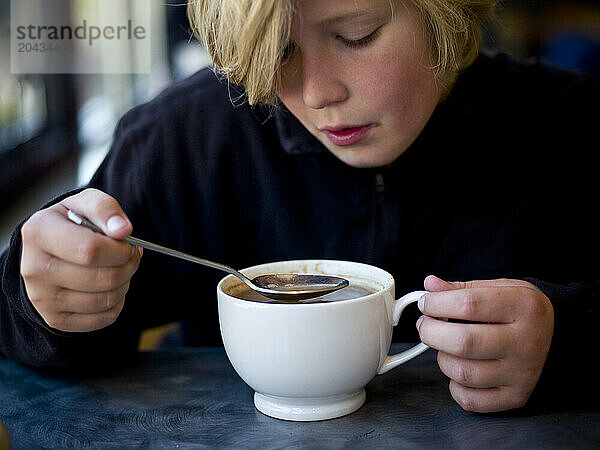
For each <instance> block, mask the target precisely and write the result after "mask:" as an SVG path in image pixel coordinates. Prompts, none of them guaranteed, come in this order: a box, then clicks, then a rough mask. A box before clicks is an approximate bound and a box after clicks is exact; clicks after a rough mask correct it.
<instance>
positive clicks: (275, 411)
mask: <svg viewBox="0 0 600 450" xmlns="http://www.w3.org/2000/svg"><path fill="white" fill-rule="evenodd" d="M365 399H366V393H365V390H364V389H361V390H360V391H359V392H354V393H352V394H343V395H336V396H333V397H317V398H314V397H313V398H302V397H300V398H297V397H277V396H274V395H266V394H259V393H258V392H255V393H254V406H256V409H258V410H259V411H260V412H261V413H263V414H265V415H267V416H270V417H274V418H276V419H283V420H292V421H297V422H310V421H315V420H327V419H335V418H336V417H342V416H345V415H347V414H350V413H353V412H354V411H356V410H357V409H358V408H360V407H361V406H362V405H363V403H364V402H365Z"/></svg>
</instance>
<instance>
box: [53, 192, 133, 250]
mask: <svg viewBox="0 0 600 450" xmlns="http://www.w3.org/2000/svg"><path fill="white" fill-rule="evenodd" d="M61 203H62V204H63V205H64V206H65V207H67V208H68V209H72V210H73V211H74V212H75V213H77V214H79V215H82V216H85V217H86V218H87V219H88V220H89V221H90V222H92V223H93V224H94V225H96V226H98V227H99V228H100V229H101V230H102V231H103V233H104V234H106V235H107V236H110V237H111V238H113V239H124V238H125V237H127V236H128V235H129V234H130V233H131V231H132V230H133V226H132V225H131V222H130V221H129V218H128V217H127V215H126V214H125V213H124V212H123V210H122V209H121V206H120V205H119V202H117V201H116V200H115V199H114V198H113V197H111V196H110V195H108V194H106V193H104V192H102V191H99V190H98V189H86V190H84V191H82V192H80V193H79V194H76V195H73V196H71V197H68V198H66V199H64V200H63V201H62V202H61Z"/></svg>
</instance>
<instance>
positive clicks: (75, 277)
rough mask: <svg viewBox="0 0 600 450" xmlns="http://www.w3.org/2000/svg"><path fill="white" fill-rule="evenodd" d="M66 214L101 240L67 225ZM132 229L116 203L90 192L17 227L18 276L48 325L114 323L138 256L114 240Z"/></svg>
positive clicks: (82, 327) (80, 327) (71, 327)
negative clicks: (90, 226) (85, 222)
mask: <svg viewBox="0 0 600 450" xmlns="http://www.w3.org/2000/svg"><path fill="white" fill-rule="evenodd" d="M67 209H72V210H73V211H74V212H76V213H77V214H80V215H83V216H85V217H87V218H88V219H89V220H90V221H91V222H93V223H94V224H96V225H97V226H99V227H100V228H101V229H102V230H103V231H104V233H106V235H107V236H103V235H101V234H99V233H95V232H93V231H91V230H89V229H87V228H84V227H82V226H79V225H76V224H74V223H73V222H71V221H70V220H69V219H68V218H67ZM132 228H133V227H132V225H131V222H130V221H129V219H128V218H127V216H126V215H125V213H124V212H123V210H122V209H121V207H120V206H119V204H118V202H117V201H116V200H115V199H114V198H112V197H111V196H109V195H108V194H105V193H104V192H101V191H99V190H96V189H86V190H85V191H82V192H80V193H79V194H77V195H73V196H71V197H68V198H66V199H64V200H63V201H61V202H60V203H57V204H55V205H53V206H51V207H49V208H47V209H43V210H41V211H38V212H37V213H35V214H34V215H33V216H31V217H30V218H29V220H27V221H26V222H25V223H24V224H23V227H22V229H21V236H22V240H23V247H22V248H23V250H22V254H21V276H22V277H23V280H24V282H25V289H26V291H27V295H28V296H29V299H30V301H31V303H32V304H33V306H34V307H35V309H36V310H37V311H38V313H39V314H40V315H41V316H42V318H43V319H44V320H45V321H46V323H47V324H48V325H49V326H51V327H52V328H55V329H57V330H61V331H71V332H78V331H79V332H81V331H93V330H97V329H100V328H104V327H106V326H108V325H110V324H111V323H113V322H114V321H115V320H116V319H117V317H118V316H119V313H120V312H121V310H122V309H123V304H124V302H125V294H126V293H127V291H128V289H129V282H130V280H131V277H132V276H133V274H134V273H135V272H136V270H137V268H138V266H139V262H140V258H141V256H142V249H141V248H137V247H132V246H131V245H129V244H128V243H126V242H123V241H121V240H120V239H123V238H125V237H127V236H128V235H129V234H130V233H131V231H132ZM108 236H110V237H108Z"/></svg>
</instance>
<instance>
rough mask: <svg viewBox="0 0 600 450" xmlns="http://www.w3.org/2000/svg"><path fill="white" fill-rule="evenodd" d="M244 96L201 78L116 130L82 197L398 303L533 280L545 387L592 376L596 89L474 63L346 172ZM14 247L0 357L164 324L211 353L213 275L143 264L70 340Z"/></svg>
mask: <svg viewBox="0 0 600 450" xmlns="http://www.w3.org/2000/svg"><path fill="white" fill-rule="evenodd" d="M239 93H240V92H239V91H238V89H237V88H235V87H234V86H228V85H227V83H225V82H219V81H218V80H217V79H216V77H215V76H214V74H213V73H212V72H210V71H209V70H203V71H200V72H199V73H197V74H195V75H194V76H192V77H191V78H189V79H187V80H185V81H183V82H180V83H177V84H175V85H173V86H171V87H169V88H168V89H167V90H166V91H165V92H163V93H162V94H160V95H159V96H158V97H157V98H156V99H154V100H152V101H151V102H149V103H147V104H144V105H141V106H138V107H136V108H134V109H133V110H131V111H130V112H129V113H127V114H126V115H125V116H124V117H123V118H122V120H121V121H120V123H119V125H118V127H117V130H116V132H115V138H114V142H113V145H112V149H111V151H110V153H109V155H108V156H107V158H106V160H105V161H104V163H103V164H102V166H101V167H100V169H99V170H98V172H97V173H96V175H95V176H94V178H93V179H92V181H91V183H90V186H92V187H96V188H99V189H101V190H103V191H106V192H108V193H109V194H111V195H113V196H114V197H115V198H116V199H117V200H118V201H119V202H120V203H121V205H122V206H123V209H124V211H125V212H126V213H127V214H128V216H129V218H130V219H131V221H132V223H133V224H134V232H133V234H134V235H135V236H138V237H141V238H143V239H147V240H150V241H153V242H157V243H161V244H163V245H166V246H168V247H172V248H176V249H179V250H182V251H184V252H188V253H192V254H195V255H199V256H201V257H204V258H208V259H211V260H215V261H220V262H223V263H226V264H228V265H231V266H233V267H236V268H243V267H247V266H250V265H254V264H258V263H263V262H269V261H276V260H284V259H296V258H334V259H345V260H353V261H360V262H365V263H369V264H374V265H377V266H379V267H382V268H384V269H386V270H388V271H389V272H391V273H392V275H393V276H394V278H395V280H396V294H397V296H398V297H399V296H400V295H402V294H404V293H406V292H408V291H411V290H416V289H422V287H423V279H424V278H425V276H427V275H428V274H435V275H438V276H440V277H442V278H444V279H447V280H473V279H490V278H498V277H506V278H518V279H527V280H529V281H531V282H533V283H534V284H536V285H537V286H538V287H540V288H541V289H542V290H543V291H544V292H545V293H546V294H547V295H548V297H549V298H550V300H551V301H552V304H553V306H554V308H555V320H556V326H555V334H554V338H553V344H552V348H551V353H550V357H549V360H548V362H547V367H546V369H545V371H544V375H543V382H542V383H543V384H547V386H548V387H550V389H554V390H555V391H554V392H558V390H561V392H572V390H570V389H571V388H572V387H573V386H574V384H571V383H572V382H573V380H578V381H579V382H577V383H575V385H577V386H579V387H581V382H583V381H582V380H585V379H586V377H587V379H592V380H593V379H595V378H596V377H595V376H594V375H593V373H594V369H592V368H593V366H594V364H595V361H594V359H595V358H594V357H593V354H595V353H596V352H597V351H598V350H597V344H598V343H599V339H598V333H597V331H596V330H595V326H598V325H596V323H598V324H599V325H600V322H599V319H600V314H599V305H600V300H599V290H600V280H599V278H600V270H599V266H600V264H599V262H598V255H599V254H600V253H599V252H598V250H599V249H600V237H599V230H600V222H599V219H598V216H599V215H598V213H597V210H598V193H599V192H600V189H599V182H598V178H597V173H598V167H597V165H596V162H595V159H596V154H597V153H598V150H599V148H600V147H599V145H598V139H597V134H598V128H599V125H600V121H599V120H598V117H599V115H598V111H597V109H596V108H597V107H598V105H600V87H599V83H598V81H597V80H594V79H591V78H589V77H586V76H584V75H581V74H576V73H570V72H566V71H561V70H558V69H555V68H552V67H549V66H546V65H543V64H540V63H531V64H518V63H516V62H515V61H513V60H512V59H510V58H508V57H506V56H505V55H495V56H483V55H482V56H480V57H479V59H478V60H477V61H476V62H475V63H474V64H473V66H471V67H470V68H469V69H468V70H467V71H466V72H465V73H464V74H462V75H461V76H460V77H459V79H458V81H457V83H456V85H455V87H454V88H453V91H452V93H451V95H450V97H449V99H448V100H447V101H445V102H444V103H442V104H440V105H439V106H438V107H437V109H436V111H435V112H434V114H433V116H432V118H431V120H430V121H429V123H428V125H427V126H426V128H425V130H424V131H423V132H422V134H421V135H420V136H419V138H418V139H417V140H416V142H415V143H414V144H413V145H412V146H411V147H410V148H409V149H408V150H407V151H406V152H405V153H404V154H403V155H401V156H400V157H399V158H398V159H397V160H396V161H395V162H394V163H392V164H391V165H389V166H387V167H385V168H377V169H356V168H352V167H349V166H347V165H345V164H344V163H342V162H340V161H339V160H338V159H337V158H336V157H334V156H333V155H332V154H331V153H329V152H328V151H327V150H326V149H325V147H323V146H322V145H321V144H320V143H319V142H318V141H317V140H316V139H315V138H314V137H312V136H311V135H310V134H309V133H308V132H307V131H306V130H305V129H304V128H303V127H302V126H301V125H300V124H299V122H298V121H297V120H296V119H295V118H294V117H293V116H292V115H291V114H290V113H289V112H286V111H285V110H276V111H269V110H262V109H257V108H251V107H249V106H248V105H247V104H241V105H232V103H231V98H236V97H237V96H238V95H239ZM20 245H21V243H20V233H19V228H17V230H16V231H15V233H14V235H13V237H12V240H11V244H10V247H9V249H8V250H7V251H6V252H5V253H4V254H3V255H2V260H1V266H0V267H1V270H2V293H1V297H0V319H1V322H0V326H1V329H0V354H1V355H4V356H6V357H9V358H14V359H16V360H18V361H21V362H23V363H25V364H28V365H32V366H38V367H60V366H63V367H65V366H67V367H82V366H87V365H89V364H91V363H104V362H106V361H114V360H116V359H117V356H125V357H127V355H128V354H130V352H133V351H135V349H136V345H137V341H138V337H139V333H140V331H141V330H142V329H145V328H148V327H152V326H156V325H159V324H161V323H165V322H169V321H173V320H181V321H182V324H183V334H184V336H183V339H184V341H185V343H186V344H188V345H220V344H221V341H220V333H219V321H218V315H217V303H216V284H217V282H218V280H219V279H220V278H221V277H222V276H223V275H224V274H223V273H220V272H218V271H216V270H214V269H209V268H204V267H201V266H197V265H193V264H189V263H186V262H181V261H177V260H174V259H172V258H168V257H165V256H161V255H158V254H153V252H145V253H144V257H143V258H142V264H141V266H140V268H139V270H138V272H137V273H136V274H135V275H134V277H133V280H132V283H131V288H130V291H129V293H128V294H127V300H126V304H125V308H124V310H123V312H122V314H121V315H120V317H119V319H118V320H117V322H116V323H115V324H113V325H111V326H109V327H107V328H105V329H103V330H100V331H97V332H91V333H63V332H57V331H55V330H53V329H51V328H49V327H48V326H47V325H46V324H45V323H44V321H43V320H42V319H41V317H40V316H39V315H38V314H37V312H36V311H35V309H34V308H33V307H32V305H31V304H30V302H29V300H28V299H27V296H26V293H25V290H24V286H23V282H22V279H21V277H20V275H19V258H20ZM418 315H419V313H418V311H417V308H416V307H414V308H412V310H410V311H407V314H405V316H406V317H403V318H402V320H401V323H400V327H399V329H398V330H396V331H395V334H394V339H395V340H412V339H416V338H417V334H416V329H415V324H414V323H415V320H416V318H417V317H418ZM583 355H585V357H584V356H583ZM561 377H566V378H565V379H564V381H562V380H561ZM553 382H556V383H559V384H553ZM594 384H595V386H596V387H595V389H596V390H597V389H598V388H597V385H598V383H594ZM565 389H567V390H566V391H565ZM541 392H548V391H543V390H542V391H541ZM569 395H570V394H569Z"/></svg>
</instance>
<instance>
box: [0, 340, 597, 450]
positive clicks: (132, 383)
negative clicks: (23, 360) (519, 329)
mask: <svg viewBox="0 0 600 450" xmlns="http://www.w3.org/2000/svg"><path fill="white" fill-rule="evenodd" d="M394 347H395V348H394V350H395V351H398V350H399V349H401V348H402V347H404V346H402V345H395V346H394ZM435 356H436V354H435V352H434V351H433V350H428V351H427V352H425V353H424V354H423V355H422V356H421V357H419V358H416V359H415V360H413V361H410V362H408V363H407V364H406V365H404V366H401V367H399V368H397V369H394V370H392V371H391V372H388V373H387V374H385V375H380V376H378V377H376V378H375V379H374V380H372V381H371V383H369V384H368V385H367V388H366V391H367V400H366V402H365V404H364V405H363V407H362V408H360V409H359V410H358V411H356V412H355V413H353V414H351V415H348V416H345V417H342V418H339V419H334V420H327V421H322V422H304V423H302V422H286V421H282V420H277V419H272V418H270V417H267V416H264V415H263V414H261V413H260V412H258V411H257V410H256V409H255V408H254V404H253V391H252V390H251V389H250V387H248V386H247V385H246V384H245V383H244V382H243V381H242V380H241V379H240V378H239V377H238V375H237V374H236V373H235V371H234V370H233V368H232V366H231V365H230V363H229V361H228V359H227V357H226V355H225V352H224V350H223V349H222V348H189V349H169V350H161V351H156V352H148V353H140V354H139V357H138V359H137V360H136V361H134V362H132V364H131V365H129V366H128V367H126V368H123V369H119V370H118V371H112V372H107V373H104V374H101V375H95V376H87V377H83V376H78V377H65V376H57V375H49V374H43V373H39V372H36V371H34V370H32V369H29V368H27V367H24V366H21V365H19V364H17V363H14V362H12V361H9V360H4V359H1V358H0V421H1V422H3V423H4V425H5V426H6V428H7V429H8V432H9V433H10V435H11V438H12V442H13V448H15V449H21V448H22V449H35V448H60V449H67V448H169V449H171V448H203V447H221V448H289V447H295V448H340V447H344V448H347V447H351V448H352V447H357V448H365V447H368V448H372V447H378V448H413V447H414V448H491V447H496V448H498V447H500V448H599V447H600V426H599V425H600V408H599V407H593V408H591V407H587V408H581V409H570V410H564V411H558V412H538V413H532V412H524V411H523V410H519V411H514V412H509V413H502V414H488V415H481V414H473V413H468V412H465V411H463V410H462V409H461V408H460V407H459V406H458V405H457V404H456V403H455V402H454V401H453V400H452V398H451V396H450V394H449V393H448V388H447V386H448V381H447V379H446V378H445V377H444V375H443V374H442V373H441V372H440V371H439V369H438V367H437V365H436V363H435Z"/></svg>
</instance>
